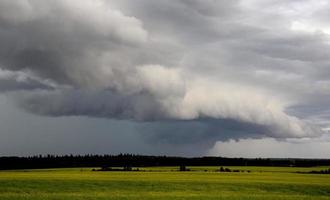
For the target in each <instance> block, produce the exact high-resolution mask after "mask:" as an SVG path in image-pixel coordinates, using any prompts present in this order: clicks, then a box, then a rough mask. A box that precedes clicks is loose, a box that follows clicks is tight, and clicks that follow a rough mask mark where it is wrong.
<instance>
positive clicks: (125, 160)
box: [0, 154, 330, 170]
mask: <svg viewBox="0 0 330 200" xmlns="http://www.w3.org/2000/svg"><path fill="white" fill-rule="evenodd" d="M183 165H185V166H283V167H284V166H299V167H311V166H330V159H262V158H255V159H247V158H224V157H196V158H185V157H170V156H143V155H132V154H119V155H75V156H74V155H65V156H56V155H47V156H41V155H40V156H30V157H0V169H1V170H5V169H42V168H70V167H125V166H126V167H127V166H129V167H147V166H183Z"/></svg>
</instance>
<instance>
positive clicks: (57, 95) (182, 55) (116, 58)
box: [0, 0, 330, 158]
mask: <svg viewBox="0 0 330 200" xmlns="http://www.w3.org/2000/svg"><path fill="white" fill-rule="evenodd" d="M329 13H330V1H329V0H319V1H313V0H285V1H284V0H276V1H275V0H232V1H224V0H176V1H171V0H159V1H153V0H121V1H117V0H84V1H81V0H47V1H44V0H2V1H0V156H4V155H19V156H24V155H36V154H118V153H135V154H146V155H179V156H205V155H207V156H208V155H211V156H230V157H295V158H297V157H300V158H330V153H328V152H330V133H329V131H330V20H329V19H330V14H329Z"/></svg>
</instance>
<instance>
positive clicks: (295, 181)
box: [0, 167, 330, 200]
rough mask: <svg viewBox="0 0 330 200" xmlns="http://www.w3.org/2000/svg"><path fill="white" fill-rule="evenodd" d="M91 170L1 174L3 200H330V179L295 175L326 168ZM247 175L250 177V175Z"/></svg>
mask: <svg viewBox="0 0 330 200" xmlns="http://www.w3.org/2000/svg"><path fill="white" fill-rule="evenodd" d="M188 168H189V169H190V171H185V172H180V171H178V168H177V167H149V168H139V170H140V171H131V172H122V171H107V172H103V171H92V168H74V169H42V170H8V171H1V172H0V199H1V200H41V199H45V200H57V199H61V200H62V199H63V200H65V199H68V200H69V199H70V200H83V199H84V200H86V199H99V200H101V199H102V200H103V199H104V200H105V199H155V200H156V199H196V200H197V199H210V200H211V199H214V200H215V199H229V200H238V199H250V200H254V199H260V200H261V199H276V200H281V199H288V200H291V199H292V200H293V199H299V200H305V199H306V200H307V199H308V200H313V199H315V200H320V199H321V200H322V199H324V200H325V199H330V175H328V174H309V173H297V172H298V171H299V172H309V171H311V170H322V169H327V167H313V168H311V167H308V168H298V167H229V168H230V169H231V170H240V171H241V172H218V171H217V170H218V169H219V167H188ZM248 171H249V172H248Z"/></svg>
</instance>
